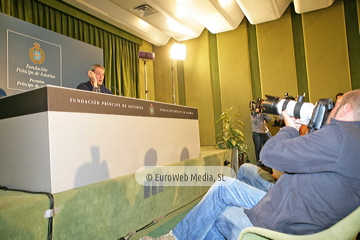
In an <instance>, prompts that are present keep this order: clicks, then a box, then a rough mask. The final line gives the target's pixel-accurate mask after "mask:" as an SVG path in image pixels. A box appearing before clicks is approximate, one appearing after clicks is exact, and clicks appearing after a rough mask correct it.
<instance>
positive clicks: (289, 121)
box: [282, 110, 301, 131]
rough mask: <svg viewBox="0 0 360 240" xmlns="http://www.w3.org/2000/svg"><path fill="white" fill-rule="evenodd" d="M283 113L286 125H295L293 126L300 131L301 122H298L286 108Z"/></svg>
mask: <svg viewBox="0 0 360 240" xmlns="http://www.w3.org/2000/svg"><path fill="white" fill-rule="evenodd" d="M282 115H283V117H284V121H285V125H286V126H288V127H293V128H295V129H296V130H298V131H299V128H300V126H301V124H299V123H296V122H295V121H294V118H292V117H290V116H289V115H288V114H287V113H286V110H284V111H283V112H282Z"/></svg>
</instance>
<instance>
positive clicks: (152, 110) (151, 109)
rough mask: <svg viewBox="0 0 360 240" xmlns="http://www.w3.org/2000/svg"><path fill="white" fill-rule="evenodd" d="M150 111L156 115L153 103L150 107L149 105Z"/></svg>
mask: <svg viewBox="0 0 360 240" xmlns="http://www.w3.org/2000/svg"><path fill="white" fill-rule="evenodd" d="M149 113H150V115H154V114H155V108H154V106H153V105H152V104H150V107H149Z"/></svg>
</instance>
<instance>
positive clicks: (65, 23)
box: [0, 0, 140, 98]
mask: <svg viewBox="0 0 360 240" xmlns="http://www.w3.org/2000/svg"><path fill="white" fill-rule="evenodd" d="M0 12H2V13H5V14H8V15H10V16H13V17H16V18H19V19H21V20H24V21H26V22H29V23H32V24H35V25H37V26H40V27H43V28H46V29H49V30H51V31H54V32H57V33H60V34H63V35H66V36H68V37H71V38H74V39H77V40H79V41H82V42H85V43H88V44H91V45H94V46H96V47H99V48H102V49H103V53H104V67H105V69H106V72H105V76H106V77H105V85H106V86H115V87H116V88H117V91H116V90H114V89H111V90H112V91H113V92H116V94H117V95H119V93H122V94H123V95H124V96H127V97H134V98H135V97H138V93H137V89H138V87H137V85H138V81H139V76H138V67H139V66H138V65H139V63H138V59H137V53H138V51H139V47H140V46H139V45H138V44H136V43H134V42H132V41H129V40H126V39H124V38H121V37H119V36H117V35H115V34H113V33H110V32H108V31H105V30H103V29H101V28H99V27H96V26H94V25H92V24H90V23H87V22H84V21H82V20H80V19H77V18H75V17H73V16H70V15H68V14H66V13H64V12H61V11H59V10H57V9H54V8H52V7H49V6H47V5H45V4H43V3H41V2H38V1H35V0H0ZM89 67H90V66H89Z"/></svg>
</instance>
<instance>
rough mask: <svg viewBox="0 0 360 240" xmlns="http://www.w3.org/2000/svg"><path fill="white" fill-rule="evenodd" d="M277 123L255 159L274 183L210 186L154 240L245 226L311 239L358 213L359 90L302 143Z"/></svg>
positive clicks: (226, 232) (292, 126)
mask: <svg viewBox="0 0 360 240" xmlns="http://www.w3.org/2000/svg"><path fill="white" fill-rule="evenodd" d="M283 116H284V119H285V123H286V127H284V128H282V129H281V130H280V131H279V132H278V133H277V134H276V135H275V136H274V137H272V138H270V139H269V140H268V142H267V143H266V144H265V146H264V147H263V149H262V151H261V153H260V155H261V159H262V160H263V161H264V164H265V165H267V166H270V167H272V168H275V169H278V170H279V171H282V172H284V174H283V175H282V176H281V178H280V179H279V180H278V181H277V182H276V184H275V185H274V186H273V187H272V188H271V189H270V190H269V191H268V192H265V191H262V190H259V189H257V188H254V187H252V186H250V185H248V184H246V183H243V182H241V181H239V180H237V179H233V178H228V177H227V178H225V179H224V180H225V181H217V182H216V183H215V184H214V185H213V186H212V187H211V188H210V189H209V191H208V192H207V194H206V195H205V196H204V198H203V199H202V200H201V201H200V202H199V203H198V204H197V205H196V206H195V207H194V208H193V209H192V211H191V212H189V213H188V214H187V215H186V216H185V218H183V219H182V220H181V221H180V222H179V223H178V224H177V225H176V227H175V228H174V229H173V230H172V231H170V232H169V233H168V234H167V235H165V236H162V237H161V239H183V240H185V239H186V240H192V239H237V238H238V236H239V234H240V232H241V231H242V230H243V229H244V228H247V227H252V226H256V227H262V228H266V229H270V230H274V231H278V232H283V233H288V234H295V235H303V234H311V233H316V232H320V231H323V230H325V229H327V228H329V227H331V226H332V225H334V224H335V223H337V222H338V221H340V220H341V219H343V218H344V217H345V216H347V215H349V214H350V213H351V212H352V211H354V210H355V209H356V208H357V207H358V206H360V175H359V171H360V161H359V159H358V156H359V155H360V148H359V147H358V144H359V142H360V89H358V90H354V91H351V92H348V93H346V94H344V95H343V97H341V98H340V99H339V100H338V101H337V102H336V105H335V108H334V109H333V111H331V113H330V115H329V117H328V120H327V124H326V125H325V126H324V127H323V128H321V129H319V130H317V131H315V132H312V133H309V134H307V135H305V136H302V137H299V136H300V135H299V131H298V125H297V124H296V123H295V122H294V121H293V119H291V117H289V115H287V114H286V112H283ZM220 180H221V179H220ZM142 239H143V240H144V239H152V238H150V237H147V236H146V237H143V238H142ZM159 239H160V238H159Z"/></svg>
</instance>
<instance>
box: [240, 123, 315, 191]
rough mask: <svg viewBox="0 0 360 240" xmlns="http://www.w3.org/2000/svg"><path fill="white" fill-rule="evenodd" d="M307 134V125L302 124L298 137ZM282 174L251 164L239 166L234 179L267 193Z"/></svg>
mask: <svg viewBox="0 0 360 240" xmlns="http://www.w3.org/2000/svg"><path fill="white" fill-rule="evenodd" d="M308 132H309V129H308V127H307V125H305V124H302V125H301V126H300V129H299V134H300V136H303V135H306V134H307V133H308ZM269 169H270V170H269ZM282 174H283V172H281V171H278V170H276V169H271V168H268V167H266V166H261V167H259V166H257V165H253V164H251V163H244V164H243V165H241V166H240V168H239V171H238V174H237V177H236V179H237V180H239V181H242V182H244V183H247V184H249V185H250V186H253V187H256V188H258V189H260V190H262V191H265V192H268V191H269V190H270V189H271V188H272V187H273V186H274V184H275V182H276V181H277V180H278V179H279V178H280V176H281V175H282Z"/></svg>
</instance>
